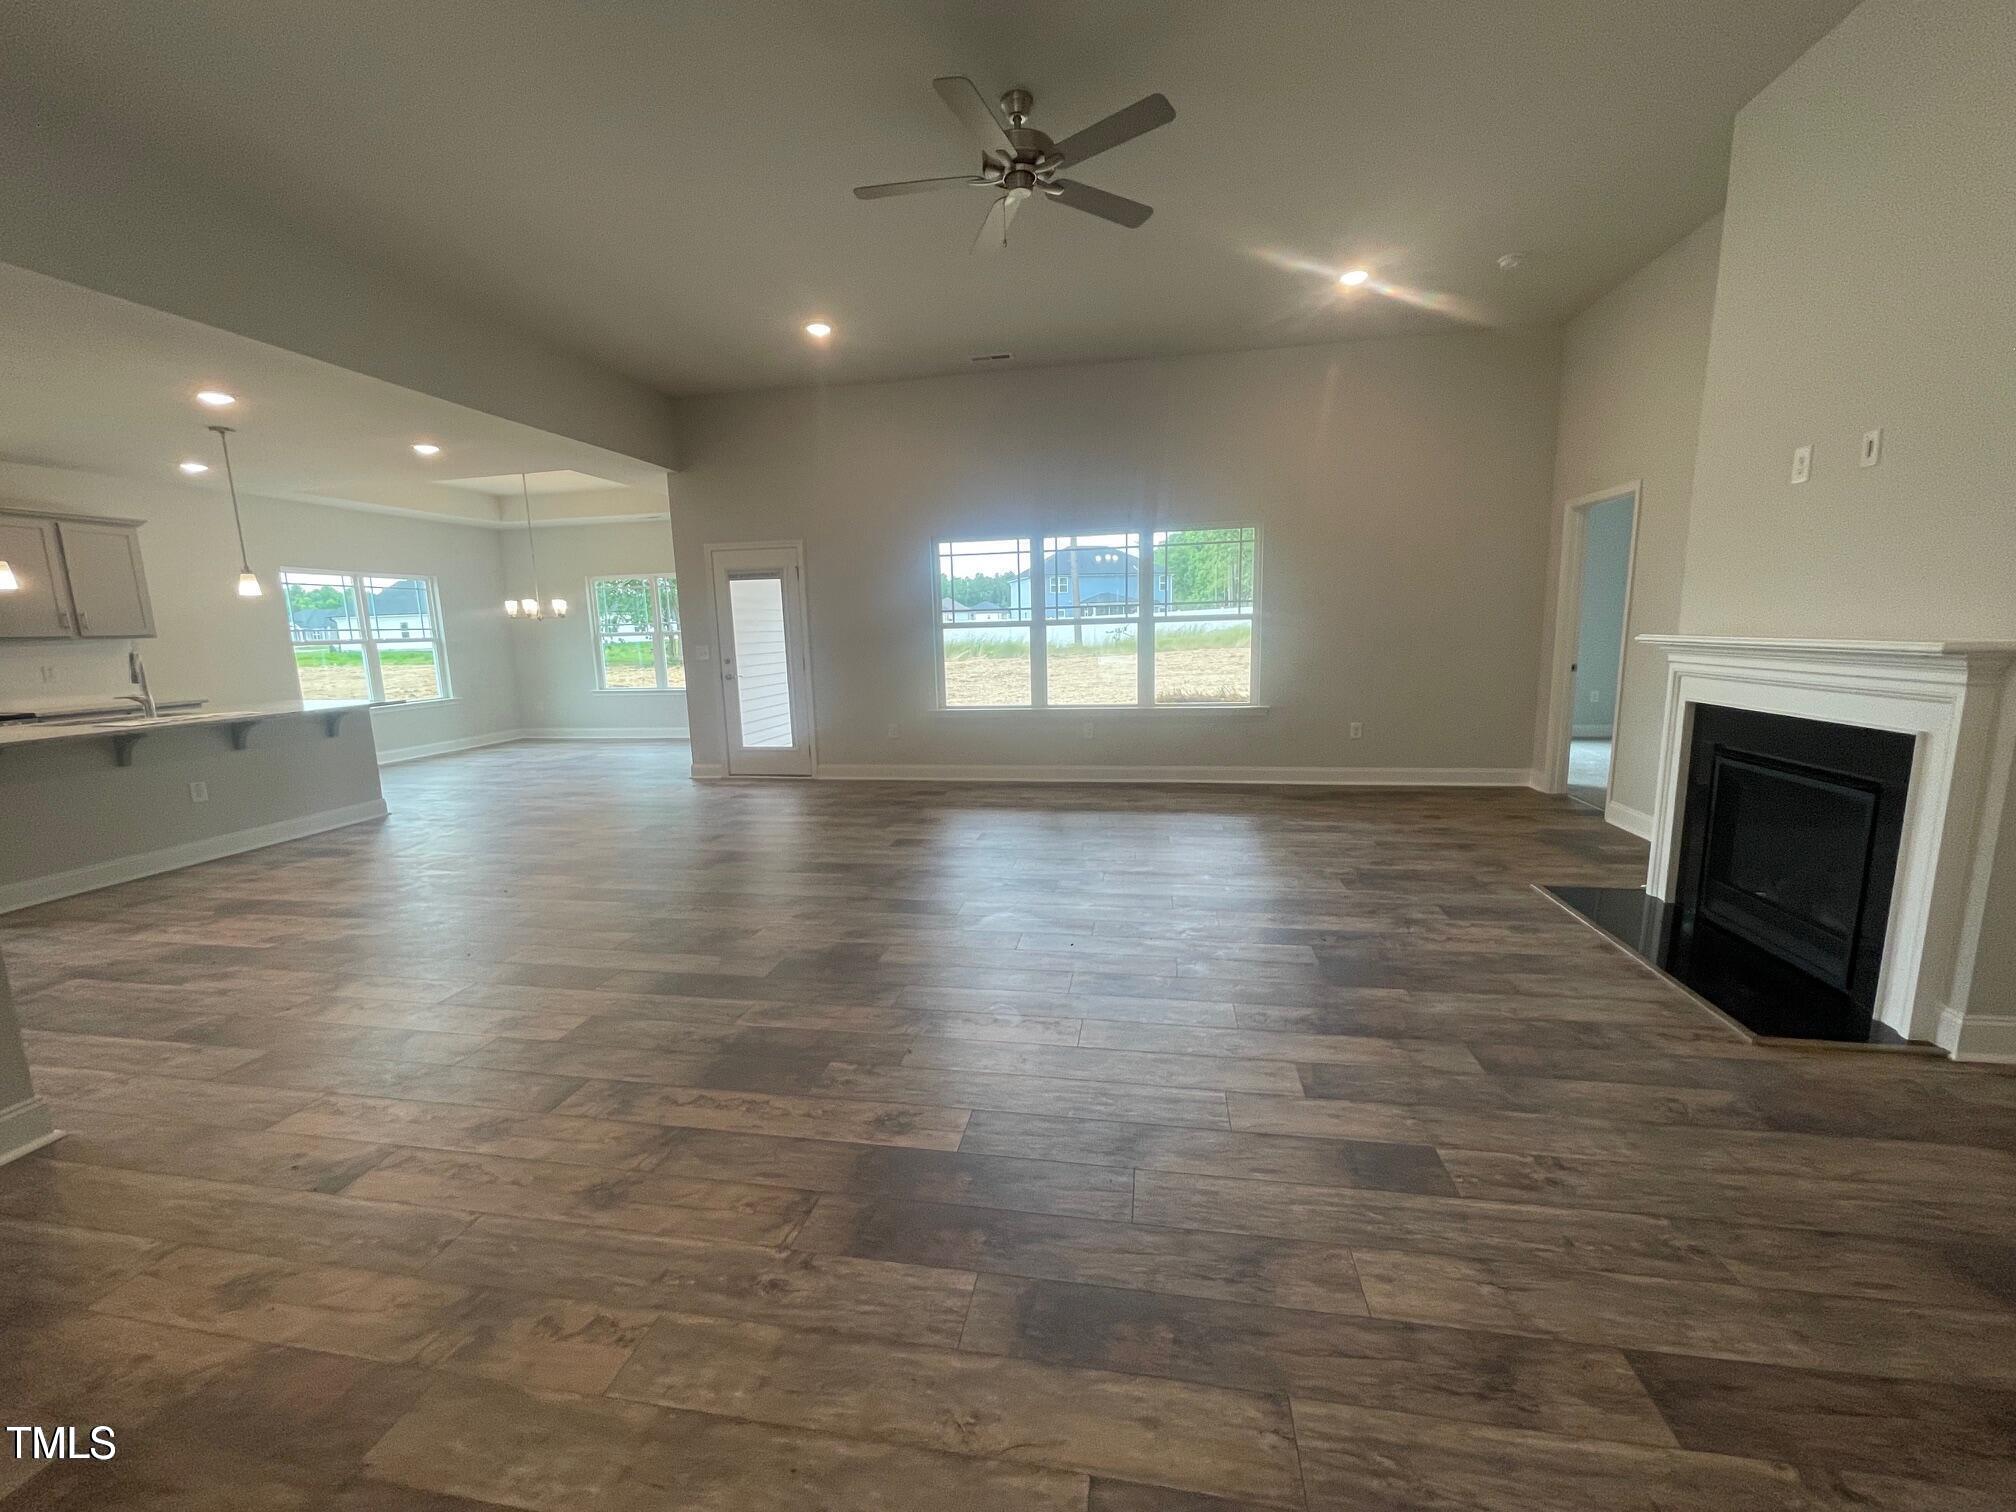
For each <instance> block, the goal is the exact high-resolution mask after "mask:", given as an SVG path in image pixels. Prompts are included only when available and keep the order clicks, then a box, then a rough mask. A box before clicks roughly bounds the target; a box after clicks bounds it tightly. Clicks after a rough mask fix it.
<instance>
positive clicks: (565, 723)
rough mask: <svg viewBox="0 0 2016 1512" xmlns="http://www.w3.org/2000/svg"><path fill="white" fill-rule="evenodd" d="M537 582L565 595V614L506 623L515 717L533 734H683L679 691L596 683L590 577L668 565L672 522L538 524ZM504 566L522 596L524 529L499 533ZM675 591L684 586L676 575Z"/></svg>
mask: <svg viewBox="0 0 2016 1512" xmlns="http://www.w3.org/2000/svg"><path fill="white" fill-rule="evenodd" d="M537 535H538V550H539V584H540V587H541V589H542V590H543V591H544V592H545V594H546V596H547V597H548V598H551V597H553V596H554V595H555V594H558V595H560V596H561V597H563V598H566V599H567V600H568V601H569V602H570V603H571V605H572V610H571V612H570V613H569V615H568V617H567V618H566V619H565V620H560V621H555V622H548V623H542V624H537V625H525V624H520V625H513V626H512V627H511V644H512V649H513V653H514V655H515V657H516V665H517V676H518V707H519V710H520V713H521V716H522V719H521V723H522V724H523V726H524V728H525V729H526V730H528V731H532V732H535V733H539V734H552V733H561V732H564V733H568V734H577V735H593V734H604V735H612V736H613V735H624V736H633V735H634V736H645V735H684V734H685V733H686V695H685V694H684V693H672V692H664V693H661V692H657V691H655V690H654V691H644V690H637V689H626V690H624V691H622V692H604V691H602V690H600V689H598V688H597V687H596V686H595V657H596V637H595V614H594V603H593V601H592V600H591V599H590V598H589V595H588V582H589V579H591V578H598V577H620V576H627V575H632V574H643V573H659V572H672V571H673V570H674V569H673V563H672V527H671V525H670V524H669V523H668V522H667V521H665V520H651V521H648V522H639V523H637V524H621V525H571V526H565V527H560V528H553V529H541V530H540V531H538V533H537ZM504 561H505V570H506V573H507V575H508V577H509V579H510V581H511V582H512V583H513V584H514V585H515V586H517V587H518V589H519V590H520V592H521V595H522V594H524V593H530V592H531V591H532V574H531V567H530V564H529V562H528V559H527V553H526V545H525V534H524V532H523V531H509V532H506V534H505V536H504ZM680 588H681V591H682V592H683V591H684V589H685V583H684V581H683V580H682V581H681V584H680Z"/></svg>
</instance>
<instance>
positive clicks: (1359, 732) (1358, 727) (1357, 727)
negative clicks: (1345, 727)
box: [1351, 719, 1365, 740]
mask: <svg viewBox="0 0 2016 1512" xmlns="http://www.w3.org/2000/svg"><path fill="white" fill-rule="evenodd" d="M1351 738H1352V739H1353V740H1363V739H1364V738H1365V726H1364V725H1362V724H1360V723H1359V722H1358V721H1357V720H1355V719H1354V720H1352V721H1351Z"/></svg>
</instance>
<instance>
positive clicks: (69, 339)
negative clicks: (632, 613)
mask: <svg viewBox="0 0 2016 1512" xmlns="http://www.w3.org/2000/svg"><path fill="white" fill-rule="evenodd" d="M204 388H217V389H222V390H223V391H225V392H226V393H230V394H234V395H236V396H237V399H238V402H237V403H236V404H234V405H232V406H231V407H230V408H229V409H220V410H212V409H206V408H204V407H203V406H202V405H200V404H198V403H197V402H196V400H195V397H194V395H195V393H196V391H197V390H198V389H204ZM208 425H229V426H232V427H233V428H234V434H233V435H232V437H231V460H232V464H233V466H234V468H235V469H236V471H237V474H238V487H239V489H240V490H241V491H243V492H245V493H255V494H264V495H267V496H269V497H272V498H284V499H308V500H314V501H318V502H325V503H338V504H358V505H365V506H371V507H378V508H398V509H409V510H417V511H421V512H425V513H429V514H441V515H448V516H452V517H456V518H462V519H468V520H472V521H477V522H483V523H489V522H492V521H495V520H497V519H499V518H500V517H501V518H503V519H506V520H507V521H508V520H515V519H518V518H519V517H520V514H521V512H522V505H521V504H520V502H519V499H518V471H519V469H521V468H523V469H525V470H527V471H529V472H531V473H533V474H534V475H535V476H548V475H555V474H557V475H559V476H561V477H562V478H565V479H584V478H585V479H589V480H590V481H593V482H595V483H596V484H597V485H598V487H599V490H600V492H599V493H597V494H594V495H590V494H585V493H580V492H574V494H573V500H572V501H570V502H575V503H577V505H579V506H580V507H577V508H576V509H575V510H572V511H570V512H571V513H584V512H588V511H587V504H588V501H589V500H591V499H599V500H602V501H603V502H602V504H600V505H598V506H596V507H595V508H594V510H593V512H594V513H596V514H604V513H607V514H617V513H630V512H635V511H638V510H643V509H651V510H656V511H660V512H662V511H663V510H664V508H665V481H664V479H665V474H664V472H663V471H662V470H661V469H659V468H655V467H651V466H649V465H647V464H645V463H641V462H634V461H632V460H630V459H629V458H627V457H621V456H618V455H617V454H616V453H614V452H607V451H603V450H601V449H600V448H598V447H593V446H587V445H584V444H583V443H581V442H578V441H571V440H567V439H566V438H564V437H560V436H554V435H549V434H547V433H546V432H544V431H538V430H534V429H532V428H531V427H529V426H525V425H519V424H517V423H516V422H515V421H510V420H500V419H498V418H497V417H496V416H494V415H485V414H481V413H478V412H477V411H475V410H469V409H464V408H462V407H461V406H459V405H455V404H450V403H448V402H447V401H445V400H441V399H435V398H432V397H430V396H429V395H426V394H417V393H414V392H413V391H411V390H409V389H402V388H398V387H396V386H394V385H393V384H389V383H384V382H381V381H380V380H378V379H376V378H367V377H363V376H361V375H359V374H356V373H352V372H348V371H346V370H345V369H343V368H339V367H332V366H330V365H329V364H328V363H325V362H317V361H315V360H314V359H313V358H309V357H302V356H298V355H296V354H295V353H292V352H284V351H281V350H280V349H279V348H277V347H271V346H266V345H264V344H262V343H260V342H256V341H248V340H246V339H245V338H244V337H242V336H234V335H231V334H230V333H228V332H224V331H218V330H214V329H212V328H211V327H209V326H204V325H199V324H197V323H196V322H194V321H190V320H183V319H181V318H180V317H178V316H174V315H164V314H162V313H161V312H160V311H158V310H150V309H147V308H145V307H144V306H142V305H136V304H131V303H129V302H127V301H125V300H122V299H114V298H112V297H111V296H110V295H106V294H99V293H95V292H93V291H91V290H88V289H80V288H78V287H76V286H75V285H73V284H67V283H63V282H61V281H59V280H57V279H53V278H45V277H43V276H42V275H41V274H39V273H31V272H28V271H26V270H25V269H21V268H15V267H10V266H8V265H6V264H4V263H0V460H5V461H9V462H25V463H30V464H35V465H40V466H44V467H66V468H81V469H84V470H87V471H91V472H99V473H110V474H112V475H114V476H119V477H131V478H141V479H145V480H147V481H150V482H154V483H171V484H177V485H181V486H186V487H188V488H190V489H216V490H222V489H223V488H224V467H223V462H222V456H221V453H220V452H219V450H218V442H217V437H215V436H214V435H212V434H210V433H209V432H208V431H207V430H205V429H204V427H205V426H208ZM417 441H427V442H431V443H433V444H435V445H437V446H439V447H440V448H441V452H440V455H438V456H435V457H431V458H421V457H419V456H416V455H415V454H414V452H413V444H414V443H415V442H417ZM185 459H186V460H193V461H198V462H205V463H208V464H209V465H210V471H209V472H208V473H205V474H203V475H202V476H200V477H196V478H185V477H184V476H183V475H182V474H181V473H180V472H179V471H178V470H177V464H178V463H180V462H182V461H184V460H185ZM458 480H459V481H460V482H461V483H462V484H463V485H464V486H455V485H456V483H457V481H458ZM506 480H508V486H504V482H505V481H506ZM472 482H473V483H482V484H489V483H499V485H500V486H499V487H497V488H495V489H490V488H485V489H483V490H481V493H480V495H479V494H477V493H472V492H471V491H470V488H469V487H468V486H467V485H468V484H469V483H472ZM545 491H546V490H544V489H535V492H545ZM493 495H503V496H505V498H506V503H507V504H508V508H505V509H503V510H501V513H500V508H499V504H498V500H497V498H495V497H493Z"/></svg>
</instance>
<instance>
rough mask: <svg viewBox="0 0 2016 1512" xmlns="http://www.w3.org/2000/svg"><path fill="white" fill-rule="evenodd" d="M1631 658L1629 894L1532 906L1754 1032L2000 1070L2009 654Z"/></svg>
mask: <svg viewBox="0 0 2016 1512" xmlns="http://www.w3.org/2000/svg"><path fill="white" fill-rule="evenodd" d="M1638 642H1639V643H1640V644H1641V645H1645V646H1648V647H1651V648H1655V649H1656V650H1657V651H1659V652H1660V653H1662V654H1663V655H1664V656H1665V658H1666V708H1665V720H1664V728H1663V733H1662V735H1661V738H1660V753H1659V776H1658V779H1657V782H1656V785H1655V790H1654V795H1653V796H1654V799H1655V803H1656V807H1655V809H1654V811H1653V812H1652V813H1651V814H1649V815H1638V816H1637V817H1638V819H1639V821H1640V823H1641V824H1642V830H1641V833H1643V834H1645V835H1646V836H1647V838H1649V840H1650V842H1651V854H1650V856H1649V857H1648V860H1647V865H1646V878H1645V886H1644V888H1642V889H1639V888H1550V889H1548V891H1550V892H1552V893H1554V894H1555V896H1557V897H1559V898H1560V899H1561V900H1562V901H1563V902H1564V903H1566V904H1567V905H1568V906H1569V907H1571V908H1573V909H1575V910H1576V911H1577V912H1580V913H1584V914H1586V915H1587V916H1588V917H1589V918H1590V920H1591V922H1593V923H1595V924H1596V925H1597V927H1599V928H1602V929H1604V930H1606V931H1607V932H1608V933H1610V934H1612V935H1615V936H1616V937H1618V938H1619V939H1621V940H1622V941H1624V943H1626V944H1627V945H1628V946H1630V947H1631V948H1632V949H1634V950H1636V951H1637V952H1638V953H1639V954H1641V955H1643V956H1644V957H1645V958H1646V959H1647V960H1649V961H1650V962H1651V963H1652V964H1654V965H1655V966H1659V967H1660V968H1662V969H1664V970H1666V971H1668V972H1669V973H1670V974H1671V975H1673V976H1675V977H1678V978H1680V979H1681V980H1682V981H1683V982H1684V983H1685V984H1686V985H1687V986H1689V987H1692V988H1693V989H1694V991H1695V992H1696V993H1697V994H1698V995H1699V996H1701V997H1703V998H1706V999H1707V1000H1708V1001H1710V1002H1711V1003H1714V1004H1716V1005H1717V1006H1719V1007H1721V1008H1723V1009H1724V1011H1725V1014H1726V1015H1727V1016H1728V1017H1729V1018H1730V1020H1731V1021H1732V1022H1735V1023H1739V1024H1743V1025H1746V1026H1748V1027H1750V1028H1751V1029H1752V1030H1753V1031H1754V1032H1756V1033H1759V1034H1763V1035H1774V1036H1775V1035H1792V1036H1798V1037H1802V1038H1826V1039H1846V1040H1860V1041H1861V1042H1863V1043H1870V1042H1874V1043H1878V1044H1897V1043H1900V1042H1909V1043H1911V1044H1914V1045H1919V1046H1923V1047H1924V1048H1927V1049H1931V1048H1934V1047H1937V1048H1941V1049H1945V1050H1947V1051H1949V1052H1951V1053H1953V1054H1954V1055H1957V1056H1961V1057H1965V1058H1969V1059H1972V1058H1981V1059H1992V1060H2004V1061H2011V1062H2016V1012H2012V1011H2011V1010H2012V1007H2016V955H2011V953H2010V952H2008V951H2007V950H2006V949H2003V948H2002V945H2001V941H2003V940H2006V938H2008V935H2007V926H2006V924H2003V925H2002V926H2001V929H2000V933H1998V920H1999V919H2001V918H2003V917H2004V916H2005V910H2006V904H2007V902H2008V900H2009V899H2010V898H2011V897H2016V889H2012V887H2011V884H2010V880H2009V878H2008V876H2007V873H2008V870H2009V865H2010V858H2016V801H2011V802H2006V803H2005V802H2004V801H2003V800H2004V797H2005V795H2008V794H2012V793H2016V779H2012V774H2011V764H2010V763H2011V756H2012V752H2016V746H2012V740H2011V731H2012V729H2016V641H1978V640H1977V641H1850V640H1777V639H1766V638H1761V637H1745V636H1728V635H1645V636H1639V637H1638ZM1613 806H1614V805H1613ZM1570 894H1578V895H1580V896H1579V898H1577V897H1571V896H1570ZM1864 1026H1866V1027H1864Z"/></svg>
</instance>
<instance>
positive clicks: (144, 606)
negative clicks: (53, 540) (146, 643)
mask: <svg viewBox="0 0 2016 1512" xmlns="http://www.w3.org/2000/svg"><path fill="white" fill-rule="evenodd" d="M56 529H57V531H58V532H59V534H60V535H61V538H62V541H63V565H64V568H65V570H66V572H67V574H68V576H69V578H70V603H71V606H72V607H73V608H74V609H75V610H76V612H77V633H78V634H79V635H84V636H91V637H93V638H104V639H115V640H124V639H130V638H132V637H134V636H139V635H152V634H153V633H154V606H153V605H152V604H151V603H150V602H149V601H148V598H147V574H146V572H145V570H144V569H143V568H142V567H141V565H140V532H139V531H137V530H136V529H134V528H133V527H132V526H131V525H97V524H92V523H89V522H86V521H81V520H63V521H60V522H58V524H57V526H56Z"/></svg>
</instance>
